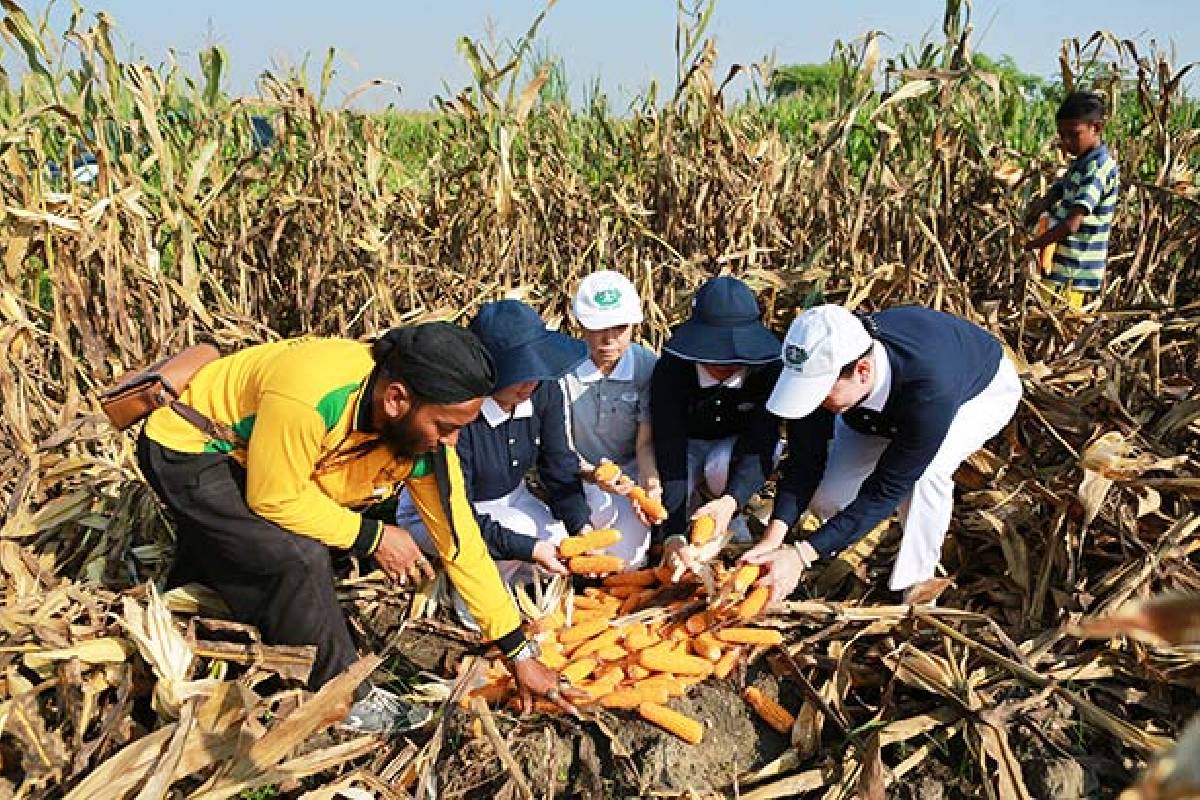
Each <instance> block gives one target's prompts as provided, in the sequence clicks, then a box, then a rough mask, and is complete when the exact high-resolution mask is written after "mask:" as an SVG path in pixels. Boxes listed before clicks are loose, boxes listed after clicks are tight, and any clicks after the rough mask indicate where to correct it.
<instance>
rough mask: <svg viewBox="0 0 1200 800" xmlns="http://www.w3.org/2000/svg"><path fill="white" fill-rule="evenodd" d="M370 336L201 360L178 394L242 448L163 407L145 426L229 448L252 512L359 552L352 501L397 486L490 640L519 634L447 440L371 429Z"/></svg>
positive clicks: (180, 443)
mask: <svg viewBox="0 0 1200 800" xmlns="http://www.w3.org/2000/svg"><path fill="white" fill-rule="evenodd" d="M374 366H375V364H374V361H373V360H372V358H371V351H370V346H369V345H366V344H362V343H360V342H355V341H351V340H348V339H293V340H286V341H281V342H273V343H270V344H263V345H257V346H255V347H249V348H246V349H244V350H241V351H239V352H237V353H234V354H232V355H229V356H225V357H224V358H220V359H218V360H216V361H214V362H212V363H211V364H208V365H206V366H205V367H203V368H202V369H201V370H200V371H199V372H197V373H196V375H195V377H194V378H193V379H192V382H191V384H190V385H189V386H188V388H187V389H185V390H184V392H183V393H182V395H181V396H180V400H181V401H183V402H184V403H186V404H188V405H190V406H192V407H193V408H195V409H196V410H197V411H199V412H200V413H202V414H204V415H205V416H207V417H209V418H210V419H213V420H215V421H217V422H222V423H224V424H226V425H229V426H230V427H231V428H233V429H234V430H235V431H236V432H237V433H238V435H239V436H240V437H241V438H242V439H243V440H244V441H245V442H247V447H246V448H245V449H242V448H238V449H234V448H232V447H231V446H230V445H229V444H228V443H226V442H223V441H217V440H213V439H210V438H208V437H207V435H206V434H204V433H202V432H201V431H200V430H198V429H197V428H196V427H195V426H193V425H192V424H191V423H189V422H188V421H187V420H185V419H183V418H182V417H180V416H179V415H178V414H176V413H175V412H174V411H172V410H171V409H170V408H162V409H159V410H157V411H155V412H154V413H153V414H151V415H150V418H149V420H148V421H147V423H146V435H147V436H148V437H149V438H150V439H152V440H153V441H155V442H157V443H158V444H160V445H162V446H163V447H167V448H170V449H172V450H176V451H178V452H183V453H204V452H229V453H230V455H231V457H233V458H236V459H237V460H238V461H240V462H241V463H243V464H244V465H245V467H246V502H247V504H248V505H249V506H250V509H251V510H252V511H254V512H255V513H256V514H258V515H259V516H262V517H263V518H265V519H268V520H270V521H272V522H274V523H276V524H277V525H279V526H280V527H282V528H284V529H286V530H288V531H291V532H293V533H296V534H300V535H302V536H309V537H312V538H314V539H317V540H319V541H322V542H324V543H326V544H328V545H330V546H332V547H339V548H345V549H351V548H352V549H354V550H355V551H357V552H359V553H361V554H364V555H369V554H370V553H372V552H374V550H375V548H376V546H377V545H378V543H379V537H380V534H381V533H382V523H381V522H379V521H378V520H372V519H367V518H365V517H364V516H362V514H360V513H358V511H356V510H355V509H361V508H364V507H366V506H369V505H372V504H374V503H377V502H379V501H381V500H386V499H388V498H389V497H391V496H393V495H394V494H395V493H396V492H397V491H398V490H399V488H400V486H402V485H403V486H406V487H408V489H409V491H410V493H411V494H412V496H413V500H414V502H415V504H416V506H417V510H418V511H419V512H420V514H421V518H422V520H423V521H424V522H425V525H426V526H427V527H428V529H429V533H430V535H431V537H432V538H433V541H434V543H435V544H436V546H437V548H438V553H439V554H440V555H441V557H442V562H443V564H444V566H445V568H446V571H447V573H448V575H449V577H450V579H451V581H452V582H453V583H454V585H455V587H456V588H457V589H458V591H459V593H460V594H461V595H462V596H463V599H464V600H465V601H466V603H467V607H468V608H469V609H470V611H471V614H472V615H473V616H474V617H475V619H476V620H477V621H478V622H479V624H480V627H481V628H482V631H483V634H484V636H485V637H487V638H488V639H491V640H495V641H497V642H498V643H499V644H500V646H501V647H502V649H505V650H510V649H511V646H512V645H519V644H520V643H521V642H522V641H523V637H522V636H521V634H520V618H519V616H518V614H517V610H516V608H515V606H514V605H513V602H512V599H511V597H510V596H509V594H508V591H507V590H506V589H505V587H504V583H503V581H502V580H501V578H500V574H499V572H498V571H497V569H496V565H495V563H494V562H493V561H492V559H491V557H490V556H489V555H488V552H487V548H486V546H485V545H484V542H483V538H482V537H481V536H480V533H479V527H478V525H477V524H476V522H475V515H474V513H473V511H472V509H471V505H470V502H469V501H468V499H467V495H466V490H465V488H464V484H463V478H462V471H461V468H460V466H459V462H458V457H457V454H456V453H455V451H454V448H452V447H444V446H443V447H441V448H439V450H438V451H437V452H434V453H430V454H426V455H423V456H420V457H418V458H415V459H402V458H398V457H397V456H396V455H395V454H394V453H392V451H391V449H390V448H389V447H387V446H386V445H384V444H383V443H382V442H380V441H379V439H378V437H377V436H376V435H375V434H374V433H373V432H372V431H371V405H370V394H369V392H370V389H371V387H370V380H371V375H372V371H373V369H374Z"/></svg>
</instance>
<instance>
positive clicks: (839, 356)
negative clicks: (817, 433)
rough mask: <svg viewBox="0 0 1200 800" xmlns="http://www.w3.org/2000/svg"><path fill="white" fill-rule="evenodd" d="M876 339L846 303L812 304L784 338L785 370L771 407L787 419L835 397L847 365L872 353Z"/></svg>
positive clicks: (780, 376)
mask: <svg viewBox="0 0 1200 800" xmlns="http://www.w3.org/2000/svg"><path fill="white" fill-rule="evenodd" d="M872 342H873V340H872V339H871V335H870V334H869V333H867V329H866V328H865V327H863V324H862V322H861V321H860V320H859V318H858V317H856V316H854V315H853V314H851V313H850V312H849V311H847V310H846V309H845V308H844V307H842V306H835V305H824V306H816V307H815V308H810V309H808V310H807V311H805V312H804V313H802V314H801V315H800V316H798V317H796V319H795V320H794V321H793V322H792V326H791V327H790V328H788V332H787V337H786V338H784V340H783V372H781V373H780V375H779V380H778V381H776V383H775V389H774V391H772V392H771V397H770V399H768V400H767V410H768V411H770V412H771V413H772V414H774V415H775V416H777V417H783V418H785V419H799V418H800V417H807V416H808V415H809V414H811V413H812V412H814V411H816V410H817V406H819V405H821V403H823V402H824V401H825V398H827V397H828V396H829V391H830V390H831V389H832V388H833V384H835V383H837V379H838V375H839V374H840V373H841V371H842V367H844V366H846V365H847V364H849V363H850V362H851V361H854V360H855V359H857V358H859V357H861V356H862V355H863V354H864V353H866V352H867V351H868V350H869V349H870V348H871V344H872Z"/></svg>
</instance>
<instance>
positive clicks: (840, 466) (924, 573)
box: [808, 357, 1021, 591]
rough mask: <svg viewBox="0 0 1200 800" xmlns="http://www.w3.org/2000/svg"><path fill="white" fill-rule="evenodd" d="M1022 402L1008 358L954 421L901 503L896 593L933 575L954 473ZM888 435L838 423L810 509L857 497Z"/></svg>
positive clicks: (828, 508) (823, 515) (819, 513)
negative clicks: (863, 431) (877, 434)
mask: <svg viewBox="0 0 1200 800" xmlns="http://www.w3.org/2000/svg"><path fill="white" fill-rule="evenodd" d="M1020 401H1021V378H1020V376H1018V375H1017V370H1016V368H1015V367H1014V366H1013V363H1012V362H1011V361H1009V360H1008V358H1007V357H1004V358H1002V359H1001V360H1000V368H999V369H998V370H997V371H996V376H995V377H994V378H993V379H992V382H991V383H990V384H988V386H987V388H986V389H984V390H983V391H982V392H980V393H979V394H978V395H976V396H975V397H973V398H971V399H970V400H968V401H967V402H966V403H963V405H962V407H961V408H959V409H958V413H957V414H955V415H954V420H953V421H952V422H951V423H950V429H949V430H948V431H947V432H946V438H945V440H944V441H943V442H942V446H941V447H940V448H938V451H937V454H936V455H935V456H934V457H933V461H932V462H930V464H929V466H928V467H926V469H925V472H924V473H922V475H921V477H920V478H918V479H917V482H916V483H915V484H913V488H912V492H911V493H910V494H909V495H908V496H907V497H905V498H904V499H903V500H902V501H901V502H900V507H899V509H898V513H899V516H900V525H901V528H902V529H903V536H902V537H901V539H900V552H899V554H898V555H897V556H896V563H895V565H894V566H893V567H892V577H891V581H890V583H889V586H890V587H891V589H892V591H903V590H904V589H907V588H908V587H910V586H912V585H913V584H916V583H920V582H921V581H924V580H927V579H929V578H932V577H933V576H934V574H935V572H936V571H937V566H938V562H939V561H941V558H942V542H943V541H945V538H946V531H947V529H948V528H949V527H950V515H951V512H952V511H953V509H954V471H955V470H956V469H958V465H959V464H961V463H962V462H963V461H965V460H966V459H967V457H968V456H970V455H971V454H972V453H974V452H975V451H976V450H978V449H980V448H981V447H983V445H984V443H986V442H987V440H988V439H990V438H992V437H993V436H995V435H996V434H997V433H999V432H1000V431H1001V429H1003V428H1004V426H1005V425H1007V424H1008V421H1009V420H1011V419H1012V417H1013V414H1014V413H1016V410H1017V404H1018V403H1019V402H1020ZM889 443H890V440H889V439H886V438H884V437H882V436H869V435H867V434H862V433H859V432H858V431H856V430H854V429H853V428H851V427H849V426H848V425H846V424H845V423H844V422H842V420H841V418H840V417H839V418H838V420H837V422H836V423H835V424H834V429H833V440H832V441H831V442H830V445H829V458H828V461H827V462H826V464H825V475H824V477H823V478H822V480H821V483H820V484H819V485H818V486H817V490H816V492H815V493H814V494H813V498H812V501H811V502H810V503H809V506H808V510H809V511H810V512H811V513H812V514H813V515H814V516H816V517H817V518H819V519H823V520H825V519H829V518H830V517H832V516H833V515H834V514H836V513H837V512H839V511H841V510H842V509H843V508H845V507H846V506H848V505H849V504H850V503H851V502H852V501H853V500H854V498H856V497H857V496H858V491H859V489H860V488H861V487H862V484H863V481H865V480H866V479H867V476H868V475H870V474H871V473H872V472H873V471H874V470H875V465H876V464H877V463H879V458H880V456H882V455H883V451H884V450H885V449H887V446H888V444H889Z"/></svg>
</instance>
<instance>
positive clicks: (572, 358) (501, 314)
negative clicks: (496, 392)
mask: <svg viewBox="0 0 1200 800" xmlns="http://www.w3.org/2000/svg"><path fill="white" fill-rule="evenodd" d="M467 327H468V328H469V329H470V330H471V333H473V334H475V335H476V336H477V337H479V341H481V342H483V346H484V347H485V348H487V351H488V354H489V355H491V357H492V361H494V362H495V363H496V388H497V389H503V388H504V387H505V386H512V385H513V384H516V383H525V382H526V381H553V380H558V379H559V378H561V377H562V376H563V375H566V374H567V372H569V371H570V370H571V369H572V368H573V367H575V366H577V365H578V364H579V362H581V361H583V359H584V358H586V357H587V354H588V349H587V345H586V344H584V343H583V342H581V341H579V340H578V339H572V338H571V337H570V336H567V335H566V334H565V333H560V332H559V331H552V330H550V329H548V328H547V327H546V323H545V322H543V321H542V318H541V317H540V316H538V313H537V312H536V311H534V310H533V309H532V308H530V307H529V306H528V305H526V304H525V303H522V302H521V301H520V300H497V301H496V302H494V303H484V305H483V307H482V308H480V309H479V313H478V314H476V315H475V319H473V320H471V324H470V325H468V326H467ZM776 349H778V347H777V348H776Z"/></svg>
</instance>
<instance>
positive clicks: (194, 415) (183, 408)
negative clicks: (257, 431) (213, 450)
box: [170, 400, 246, 449]
mask: <svg viewBox="0 0 1200 800" xmlns="http://www.w3.org/2000/svg"><path fill="white" fill-rule="evenodd" d="M170 406H171V409H172V410H173V411H174V412H175V413H176V414H178V415H179V416H181V417H183V418H184V419H186V420H187V421H188V422H190V423H192V425H194V426H195V427H197V428H199V429H200V431H201V432H202V433H204V434H205V435H207V436H208V438H210V439H217V440H219V441H222V442H226V443H228V444H230V445H232V446H233V447H234V448H235V449H238V448H245V447H246V442H245V440H244V439H242V437H241V436H238V435H237V433H236V432H235V431H234V430H233V428H231V427H229V426H228V425H224V424H222V423H220V422H217V421H216V420H214V419H211V418H209V417H207V416H205V415H204V414H201V413H200V412H199V411H197V410H196V409H194V408H192V407H191V406H189V405H188V404H187V403H184V402H181V401H179V400H172V401H171V402H170Z"/></svg>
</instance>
